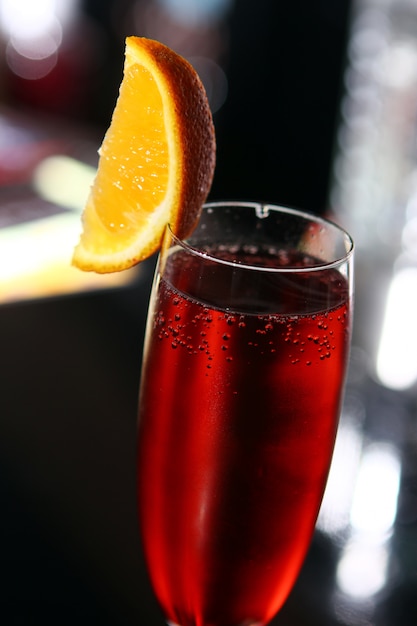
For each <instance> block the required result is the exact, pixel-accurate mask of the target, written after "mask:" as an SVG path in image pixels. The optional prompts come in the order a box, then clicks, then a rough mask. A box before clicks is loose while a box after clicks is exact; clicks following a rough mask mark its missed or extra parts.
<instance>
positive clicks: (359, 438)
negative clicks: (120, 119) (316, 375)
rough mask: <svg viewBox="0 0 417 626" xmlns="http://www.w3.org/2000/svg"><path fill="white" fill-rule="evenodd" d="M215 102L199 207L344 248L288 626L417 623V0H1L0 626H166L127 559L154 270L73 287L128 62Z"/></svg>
mask: <svg viewBox="0 0 417 626" xmlns="http://www.w3.org/2000/svg"><path fill="white" fill-rule="evenodd" d="M131 34H135V35H142V36H148V37H152V38H155V39H159V40H160V41H162V42H164V43H166V44H167V45H169V46H171V47H172V48H174V49H175V50H176V51H177V52H179V53H180V54H182V55H184V56H186V57H187V58H188V59H189V60H190V61H191V62H192V63H193V65H194V66H195V67H196V69H197V71H198V72H199V74H200V76H201V78H202V80H203V82H204V84H205V86H206V89H207V92H208V95H209V99H210V104H211V107H212V110H213V114H214V120H215V125H216V133H217V142H218V155H217V170H216V176H215V181H214V185H213V189H212V193H211V198H212V199H225V198H235V199H253V200H265V201H268V202H274V203H281V204H286V205H291V206H295V207H299V208H302V209H306V210H311V211H314V212H316V213H320V214H323V215H327V216H330V217H331V218H332V219H334V220H336V221H338V222H339V223H341V224H342V225H343V226H345V227H347V228H348V230H350V232H351V233H352V235H353V237H354V239H355V241H356V260H357V263H356V268H357V271H356V276H357V278H356V311H355V326H354V339H353V347H352V354H351V364H350V372H349V378H348V383H347V389H346V397H345V403H344V408H343V413H342V417H341V425H340V429H339V436H338V440H337V446H336V452H335V457H334V463H333V466H332V471H331V474H330V480H329V485H328V489H327V492H326V497H325V500H324V503H323V507H322V510H321V513H320V517H319V520H318V525H317V532H316V534H315V537H314V541H313V544H312V548H311V551H310V553H309V555H308V558H307V561H306V563H305V566H304V568H303V571H302V573H301V576H300V578H299V581H298V582H297V585H296V587H295V589H294V591H293V593H292V594H291V596H290V598H289V600H288V602H287V604H286V606H285V607H284V609H283V611H282V613H281V614H280V615H279V616H278V617H277V618H276V620H274V624H276V625H277V626H278V625H281V626H313V625H314V626H316V625H318V624H320V626H338V625H340V626H411V625H413V626H415V624H416V623H417V599H416V594H415V589H416V585H417V430H416V419H417V384H416V382H417V330H416V328H417V326H416V319H417V143H416V139H417V133H416V129H417V6H416V3H415V2H414V1H413V0H310V2H301V1H299V0H294V1H292V2H285V3H282V2H277V1H276V0H257V2H256V3H254V2H251V1H250V0H36V2H33V0H0V51H1V54H0V347H1V352H0V354H1V376H0V385H1V395H0V399H1V403H0V407H1V410H0V498H1V509H0V538H1V539H0V541H1V555H2V556H1V560H0V563H1V565H0V567H1V574H2V584H1V586H0V612H1V616H0V619H1V620H2V622H3V623H4V624H7V625H8V626H9V625H10V626H15V625H16V626H17V625H22V626H23V625H24V626H30V625H38V624H42V625H43V626H48V625H49V624H62V625H63V626H65V625H66V624H68V625H69V624H71V625H73V624H74V623H77V624H79V625H80V626H83V625H84V624H85V625H86V626H87V624H88V626H93V625H95V624H97V625H98V624H100V626H106V624H118V625H120V626H133V625H134V624H135V625H136V624H145V623H146V624H147V626H152V625H155V626H158V624H159V625H160V624H162V623H163V620H162V617H161V615H160V613H159V610H158V608H157V607H156V604H155V602H154V600H153V596H152V593H151V590H150V588H149V584H148V582H147V578H146V573H145V570H144V566H143V560H142V556H141V552H140V546H139V542H138V537H137V520H136V504H135V469H134V466H135V430H136V402H137V390H138V384H139V379H140V360H141V350H142V341H143V333H144V323H145V317H146V308H147V301H148V296H149V289H150V282H151V277H152V272H153V267H154V261H155V259H150V260H149V261H147V262H146V263H144V264H142V265H141V266H140V267H138V268H136V269H134V270H132V271H129V272H124V273H123V274H121V275H117V276H101V277H100V276H90V275H85V274H83V273H81V272H78V271H77V270H75V269H73V268H71V267H70V266H69V261H70V257H71V251H72V247H73V245H74V243H75V242H76V240H77V238H78V233H79V228H80V227H79V217H80V212H81V209H82V207H83V203H84V201H85V198H86V194H87V190H88V186H89V184H90V182H91V180H92V177H93V175H94V171H95V167H96V164H97V149H98V146H99V145H100V142H101V139H102V137H103V134H104V131H105V130H106V128H107V126H108V124H109V122H110V116H111V112H112V110H113V107H114V104H115V100H116V97H117V93H118V87H119V83H120V80H121V72H122V64H123V50H124V39H125V37H126V36H127V35H131Z"/></svg>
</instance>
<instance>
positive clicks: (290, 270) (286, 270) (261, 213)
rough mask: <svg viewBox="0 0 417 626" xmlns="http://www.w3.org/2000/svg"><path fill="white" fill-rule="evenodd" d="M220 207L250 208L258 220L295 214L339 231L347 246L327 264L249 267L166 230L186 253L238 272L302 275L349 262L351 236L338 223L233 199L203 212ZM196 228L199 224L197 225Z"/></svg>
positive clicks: (293, 211) (284, 207)
mask: <svg viewBox="0 0 417 626" xmlns="http://www.w3.org/2000/svg"><path fill="white" fill-rule="evenodd" d="M219 207H237V208H239V207H244V208H253V209H254V210H255V213H256V214H257V216H258V217H260V218H262V217H266V214H267V213H268V212H269V211H271V210H272V211H277V212H280V213H287V214H289V215H294V216H296V217H299V218H302V219H305V220H310V221H313V222H315V223H316V224H322V225H324V226H327V227H331V228H333V229H335V230H336V231H338V232H339V233H340V235H342V237H343V238H344V240H345V242H346V243H347V244H348V245H347V246H346V252H345V254H344V255H342V256H340V257H339V258H337V259H334V260H333V261H327V262H326V261H323V262H322V263H316V264H314V265H309V266H308V265H307V266H304V267H265V266H262V265H252V264H250V263H242V262H237V261H230V260H227V259H222V258H219V257H217V256H216V255H215V254H210V253H209V252H207V251H205V250H201V249H199V248H198V247H195V246H193V245H191V244H190V243H188V241H187V239H188V238H189V237H191V236H192V233H191V235H189V236H188V237H186V238H185V239H181V238H180V237H178V236H177V235H175V233H174V232H173V231H172V229H171V225H170V224H168V226H167V228H168V230H169V232H170V235H171V237H172V239H173V240H174V241H175V242H176V243H177V245H179V246H180V247H182V248H183V249H184V250H188V251H189V252H190V253H192V254H194V255H195V256H200V257H201V258H204V259H209V260H212V261H213V262H215V263H219V264H221V265H227V266H229V267H235V268H238V269H239V270H245V269H246V270H252V271H260V272H268V273H283V274H294V273H297V274H302V273H306V272H319V271H323V270H328V269H334V268H336V267H339V266H340V265H342V264H344V263H349V261H350V260H351V259H352V256H353V252H354V248H355V244H354V241H353V239H352V237H351V235H350V234H349V233H348V232H347V230H345V229H344V228H343V227H342V226H340V225H339V224H336V223H335V222H332V221H331V220H329V219H327V218H325V217H322V216H320V215H316V214H314V213H310V212H308V211H304V210H301V209H294V208H291V207H286V206H283V205H278V204H273V203H270V202H245V201H241V200H236V201H233V200H225V201H216V202H207V203H205V204H204V205H203V207H202V211H203V210H205V209H210V208H213V209H214V208H219ZM200 216H201V214H200ZM197 225H198V222H197Z"/></svg>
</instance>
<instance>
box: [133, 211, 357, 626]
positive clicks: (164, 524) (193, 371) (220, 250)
mask: <svg viewBox="0 0 417 626" xmlns="http://www.w3.org/2000/svg"><path fill="white" fill-rule="evenodd" d="M351 263H352V242H351V240H350V239H349V237H348V236H347V235H346V233H344V232H343V231H342V230H340V229H339V228H337V227H336V226H334V225H332V224H330V223H329V222H326V221H324V220H320V219H316V218H314V217H312V216H308V215H306V214H302V213H299V212H296V211H291V210H288V209H279V208H277V207H262V206H260V205H252V204H229V205H213V206H211V207H210V206H209V207H208V208H206V209H205V210H204V213H203V216H202V219H201V222H200V225H199V226H198V228H197V230H196V231H195V232H194V234H193V236H192V237H191V238H190V240H188V241H187V242H186V243H185V244H184V242H179V241H178V240H177V239H176V238H175V237H174V236H173V235H172V234H170V232H169V231H168V233H167V237H166V239H165V242H164V246H163V250H162V252H161V257H160V262H159V269H158V270H157V273H156V278H155V284H154V288H153V294H152V299H151V307H150V311H149V319H148V328H147V336H146V346H145V355H144V365H143V373H142V383H141V394H140V419H139V446H138V489H139V496H138V498H139V511H140V519H141V530H142V537H143V543H144V550H145V555H146V559H147V563H148V567H149V572H150V576H151V580H152V583H153V587H154V589H155V593H156V595H157V598H158V600H159V602H160V604H161V606H162V609H163V611H164V614H165V616H166V618H167V619H168V620H169V621H170V622H172V623H175V624H178V625H180V626H241V625H245V626H250V625H253V624H264V623H265V622H267V621H268V620H269V619H270V618H271V617H272V616H273V615H274V614H275V613H276V612H277V611H278V610H279V608H280V607H281V605H282V604H283V602H284V601H285V599H286V597H287V595H288V593H289V591H290V590H291V587H292V585H293V584H294V581H295V579H296V577H297V574H298V572H299V570H300V568H301V565H302V562H303V560H304V558H305V555H306V552H307V550H308V547H309V544H310V541H311V537H312V534H313V531H314V526H315V521H316V518H317V514H318V511H319V507H320V504H321V500H322V496H323V492H324V489H325V485H326V479H327V474H328V470H329V466H330V462H331V457H332V452H333V445H334V440H335V434H336V429H337V422H338V417H339V411H340V404H341V397H342V391H343V382H344V377H345V371H346V363H347V356H348V348H349V340H350V326H351V297H352V296H351V291H352V289H351V276H352V271H351Z"/></svg>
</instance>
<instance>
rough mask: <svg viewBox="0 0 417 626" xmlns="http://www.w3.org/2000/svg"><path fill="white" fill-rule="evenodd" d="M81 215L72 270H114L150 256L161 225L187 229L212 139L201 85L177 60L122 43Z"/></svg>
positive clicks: (209, 162)
mask: <svg viewBox="0 0 417 626" xmlns="http://www.w3.org/2000/svg"><path fill="white" fill-rule="evenodd" d="M99 154H100V158H99V163H98V170H97V174H96V178H95V180H94V183H93V186H92V188H91V193H90V195H89V198H88V200H87V204H86V207H85V209H84V213H83V218H82V222H83V232H82V234H81V238H80V242H79V244H78V245H77V247H76V248H75V251H74V256H73V264H74V265H76V266H77V267H79V268H81V269H83V270H93V271H96V272H101V273H104V272H112V271H119V270H123V269H126V268H128V267H131V266H132V265H135V264H136V263H138V262H139V261H142V260H143V259H145V258H147V257H148V256H150V255H151V254H152V253H153V252H155V251H156V250H157V249H158V248H159V246H160V244H161V238H162V234H163V231H164V229H165V226H166V225H167V224H168V223H170V224H171V227H172V228H173V230H174V232H175V233H176V234H177V235H178V236H179V237H184V236H186V235H187V234H189V233H190V232H191V230H192V229H193V228H194V226H195V224H196V222H197V220H198V217H199V214H200V210H201V207H202V205H203V203H204V201H205V199H206V197H207V195H208V193H209V190H210V187H211V183H212V179H213V174H214V166H215V135H214V126H213V120H212V116H211V111H210V107H209V104H208V100H207V96H206V93H205V90H204V87H203V85H202V83H201V81H200V79H199V77H198V76H197V74H196V72H195V70H194V69H193V67H192V66H191V65H190V64H189V63H188V62H187V61H186V60H185V59H183V58H182V57H180V56H179V55H177V54H176V53H175V52H173V51H172V50H170V49H169V48H167V47H166V46H164V45H163V44H161V43H159V42H156V41H152V40H149V39H144V38H138V37H128V38H127V40H126V55H125V67H124V75H123V80H122V83H121V86H120V93H119V98H118V100H117V103H116V107H115V110H114V112H113V117H112V121H111V124H110V127H109V129H108V131H107V133H106V135H105V137H104V140H103V144H102V146H101V148H100V151H99Z"/></svg>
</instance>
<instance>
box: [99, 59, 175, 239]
mask: <svg viewBox="0 0 417 626" xmlns="http://www.w3.org/2000/svg"><path fill="white" fill-rule="evenodd" d="M128 74H129V76H128V80H126V81H124V82H123V84H122V87H121V89H122V90H125V91H126V92H127V93H126V94H125V95H124V97H125V101H126V102H132V101H134V102H136V103H137V105H136V106H135V107H134V108H126V109H124V110H121V111H118V112H117V118H118V119H117V124H116V125H115V127H116V128H117V132H114V131H113V132H111V133H110V132H109V134H108V137H107V138H106V142H105V143H104V146H103V148H102V150H101V152H100V156H101V165H100V169H99V171H98V175H97V178H96V183H95V185H96V191H95V193H96V198H97V199H96V201H95V206H96V211H97V215H98V217H99V218H100V220H101V221H102V223H103V225H104V226H105V227H106V228H107V229H108V230H109V231H111V232H112V233H117V234H118V237H119V236H123V234H125V235H126V237H127V238H128V237H129V235H134V233H135V232H136V230H137V220H138V207H139V208H140V210H141V211H144V212H145V213H152V212H153V211H154V209H155V208H156V207H157V206H159V204H160V203H161V202H162V200H163V198H164V196H165V193H166V188H167V183H168V145H167V141H166V133H165V130H164V119H163V115H162V111H163V107H162V99H161V95H160V93H159V90H158V88H157V86H156V83H155V80H154V79H153V77H152V75H151V74H150V72H149V71H148V70H146V69H145V68H143V67H142V66H140V65H133V66H131V67H130V68H129V69H128ZM129 92H130V93H129ZM141 93H146V98H145V99H141V98H140V97H138V96H137V94H141ZM145 100H146V104H145ZM131 129H134V131H135V136H133V137H132V132H131ZM136 146H137V148H136ZM126 155H129V156H126ZM115 167H117V170H116V171H115ZM138 191H139V193H138ZM138 199H140V205H138ZM115 207H120V210H119V211H118V212H116V211H115ZM130 210H131V211H132V213H130Z"/></svg>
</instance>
